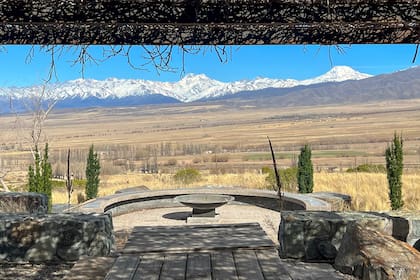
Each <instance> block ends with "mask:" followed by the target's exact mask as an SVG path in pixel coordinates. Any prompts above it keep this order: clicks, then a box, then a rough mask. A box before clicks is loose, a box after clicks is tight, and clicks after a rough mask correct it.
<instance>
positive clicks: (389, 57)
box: [0, 45, 420, 87]
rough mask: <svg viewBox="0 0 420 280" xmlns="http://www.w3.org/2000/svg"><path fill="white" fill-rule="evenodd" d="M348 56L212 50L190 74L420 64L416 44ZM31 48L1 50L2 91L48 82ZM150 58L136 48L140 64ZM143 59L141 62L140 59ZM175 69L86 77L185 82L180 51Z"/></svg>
mask: <svg viewBox="0 0 420 280" xmlns="http://www.w3.org/2000/svg"><path fill="white" fill-rule="evenodd" d="M340 47H341V49H342V50H344V53H341V52H338V51H337V49H336V48H335V47H328V46H302V45H297V46H241V47H237V46H233V47H231V51H232V52H231V55H229V59H228V62H226V63H221V62H220V61H219V59H218V57H217V55H216V53H215V52H214V51H209V50H207V51H206V52H200V53H198V54H194V55H186V56H185V60H184V62H185V63H184V67H185V73H195V74H202V73H203V74H206V75H207V76H209V77H211V78H213V79H217V80H220V81H225V82H227V81H235V80H242V79H254V78H256V77H269V78H279V79H285V78H293V79H299V80H302V79H306V78H312V77H315V76H319V75H321V74H323V73H325V72H327V71H328V70H329V69H331V67H332V66H337V65H347V66H350V67H353V68H354V69H356V70H358V71H360V72H364V73H368V74H372V75H377V74H382V73H390V72H394V71H398V70H402V69H406V68H409V67H412V66H417V65H419V64H420V58H418V59H417V60H416V62H415V63H414V64H413V63H412V59H413V56H414V52H415V45H352V46H347V45H342V46H340ZM29 50H30V47H29V46H5V47H4V48H3V49H1V51H0V65H1V66H0V87H4V86H29V85H34V84H40V83H42V81H43V79H45V78H46V77H47V74H48V70H49V65H50V55H49V54H47V53H45V52H44V51H40V50H39V47H35V50H34V57H33V58H32V60H31V61H30V62H28V61H27V55H28V53H29ZM102 51H103V47H101V46H94V47H90V49H89V52H90V53H91V54H92V55H93V56H95V57H97V58H101V57H102ZM142 55H144V53H141V51H140V49H139V48H137V50H136V49H135V50H134V52H133V55H132V59H133V61H134V62H137V63H142V62H144V60H139V59H138V58H141V57H142ZM76 57H77V54H75V53H74V51H67V52H63V54H62V55H61V56H60V57H59V58H57V59H56V69H57V77H58V81H60V82H64V81H67V80H73V79H77V78H81V77H82V75H81V67H80V65H72V64H73V63H72V61H73V60H75V59H76ZM136 59H137V60H136ZM171 65H172V66H173V67H175V68H178V70H177V71H175V72H174V73H170V72H161V73H160V74H158V73H157V72H156V71H155V69H154V68H153V67H152V66H148V67H146V70H135V69H133V68H131V67H130V66H129V65H128V64H127V62H126V59H125V58H124V57H121V56H120V57H115V58H111V59H109V60H107V61H105V62H101V63H99V64H94V63H87V65H86V68H85V72H84V77H85V78H92V79H98V80H103V79H106V78H110V77H116V78H127V79H145V80H161V81H177V80H179V79H180V78H181V76H182V73H181V67H182V55H181V52H180V51H179V50H178V49H177V48H175V49H174V51H173V58H172V62H171Z"/></svg>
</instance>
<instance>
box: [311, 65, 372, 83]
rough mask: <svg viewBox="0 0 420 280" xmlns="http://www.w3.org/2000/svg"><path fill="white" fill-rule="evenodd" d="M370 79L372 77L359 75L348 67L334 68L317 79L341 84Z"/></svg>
mask: <svg viewBox="0 0 420 280" xmlns="http://www.w3.org/2000/svg"><path fill="white" fill-rule="evenodd" d="M369 77H372V75H369V74H364V73H360V72H358V71H356V70H354V69H353V68H351V67H348V66H335V67H333V68H332V69H331V70H330V71H328V72H327V73H325V74H324V75H322V76H319V77H318V79H320V80H323V81H328V82H341V81H347V80H362V79H366V78H369Z"/></svg>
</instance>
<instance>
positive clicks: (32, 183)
mask: <svg viewBox="0 0 420 280" xmlns="http://www.w3.org/2000/svg"><path fill="white" fill-rule="evenodd" d="M28 181H29V182H28V186H29V191H30V192H36V183H35V171H34V167H33V166H32V165H29V171H28Z"/></svg>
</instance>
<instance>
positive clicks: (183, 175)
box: [174, 168, 201, 185]
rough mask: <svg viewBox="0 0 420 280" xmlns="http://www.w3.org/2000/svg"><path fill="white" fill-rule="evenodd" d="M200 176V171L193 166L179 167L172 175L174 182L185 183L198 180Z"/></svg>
mask: <svg viewBox="0 0 420 280" xmlns="http://www.w3.org/2000/svg"><path fill="white" fill-rule="evenodd" d="M200 178H201V174H200V172H199V171H198V170H197V169H194V168H185V169H181V170H179V171H178V172H176V174H175V175H174V180H175V181H176V182H179V183H182V184H187V185H188V184H191V183H194V182H197V181H199V180H200Z"/></svg>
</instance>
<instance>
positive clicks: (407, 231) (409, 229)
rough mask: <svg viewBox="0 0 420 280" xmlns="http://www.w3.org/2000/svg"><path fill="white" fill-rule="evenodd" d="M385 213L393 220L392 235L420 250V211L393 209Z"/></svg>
mask: <svg viewBox="0 0 420 280" xmlns="http://www.w3.org/2000/svg"><path fill="white" fill-rule="evenodd" d="M384 215H386V216H387V217H389V218H390V219H391V220H392V223H393V230H392V236H394V237H395V238H396V239H398V240H401V241H405V242H407V243H408V244H410V245H411V246H413V247H415V248H416V249H417V250H419V251H420V211H392V212H388V213H386V214H384Z"/></svg>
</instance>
